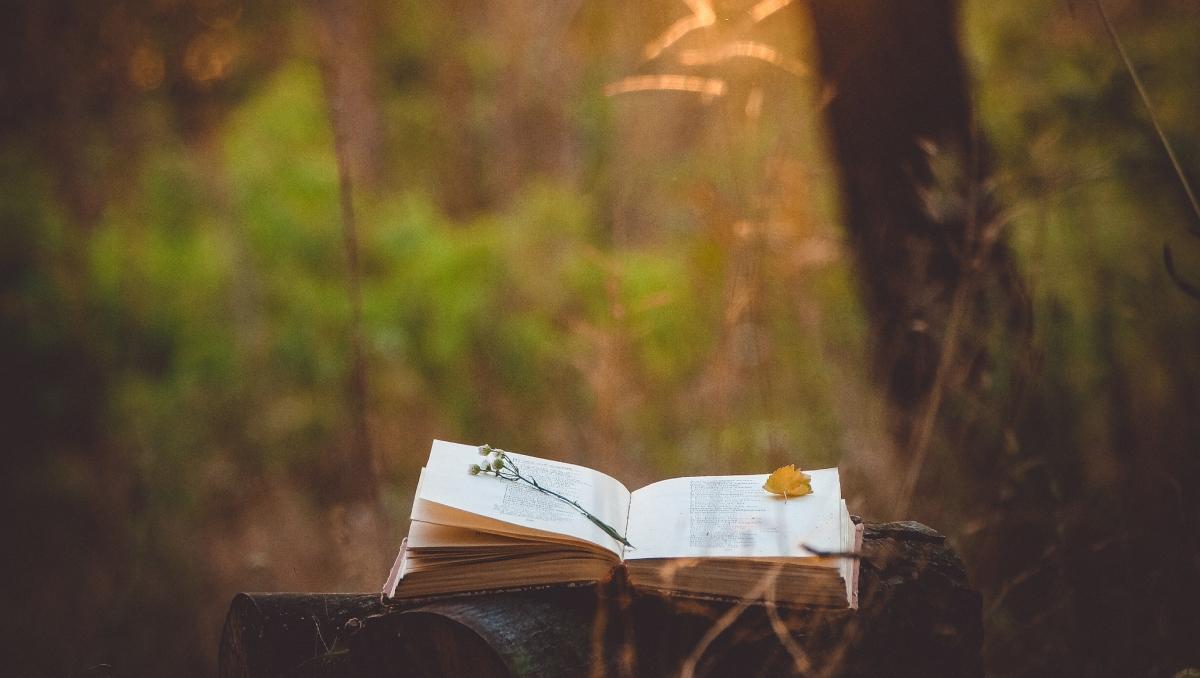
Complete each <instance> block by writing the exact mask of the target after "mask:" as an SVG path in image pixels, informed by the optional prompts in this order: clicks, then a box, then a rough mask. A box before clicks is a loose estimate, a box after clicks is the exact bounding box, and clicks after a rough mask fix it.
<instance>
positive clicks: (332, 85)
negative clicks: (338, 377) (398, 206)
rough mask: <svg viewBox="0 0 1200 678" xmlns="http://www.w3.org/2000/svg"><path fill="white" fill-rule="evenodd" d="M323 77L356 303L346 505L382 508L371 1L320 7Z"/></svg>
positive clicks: (320, 0)
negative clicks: (365, 194)
mask: <svg viewBox="0 0 1200 678" xmlns="http://www.w3.org/2000/svg"><path fill="white" fill-rule="evenodd" d="M311 6H312V8H313V10H314V11H313V17H314V20H315V24H316V32H317V41H318V46H319V48H320V60H321V73H322V77H323V79H324V81H325V96H326V100H327V102H328V107H329V118H330V124H331V125H332V127H333V139H334V141H333V143H334V153H335V155H336V158H337V166H338V179H339V189H340V198H341V217H342V234H343V242H344V246H345V250H346V269H347V271H346V273H347V275H346V280H347V295H348V297H349V302H350V311H351V316H350V327H349V338H348V339H349V349H350V354H351V365H350V375H349V377H350V379H349V384H348V390H349V396H350V397H349V402H350V405H351V409H352V412H351V416H352V420H353V422H352V423H353V427H352V434H353V435H352V439H351V445H350V450H349V454H348V455H347V456H346V458H345V462H346V463H345V465H344V466H343V468H342V471H341V475H342V482H341V483H339V485H340V487H338V489H337V494H338V499H340V500H345V501H348V502H351V503H358V502H362V503H371V502H374V501H375V499H376V496H377V493H378V484H379V478H378V471H377V464H376V460H375V455H374V452H373V450H372V446H371V438H370V430H369V427H368V413H367V366H366V354H365V350H364V347H363V336H362V291H361V281H360V278H361V271H360V266H359V237H358V224H357V221H356V218H355V212H354V186H355V185H356V184H357V185H362V184H367V185H368V186H372V185H375V184H377V183H378V181H379V177H380V171H381V167H382V155H381V153H380V151H381V149H382V136H383V134H382V125H381V123H380V114H379V102H378V99H377V97H376V94H375V79H374V68H373V66H372V63H371V59H372V55H373V54H374V51H373V50H372V48H371V44H372V43H371V33H370V30H369V16H368V14H367V11H366V10H367V8H366V5H365V3H364V0H312V3H311Z"/></svg>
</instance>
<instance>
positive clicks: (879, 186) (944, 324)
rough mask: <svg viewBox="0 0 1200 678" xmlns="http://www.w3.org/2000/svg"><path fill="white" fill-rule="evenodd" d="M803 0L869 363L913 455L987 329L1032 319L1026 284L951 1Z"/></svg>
mask: <svg viewBox="0 0 1200 678" xmlns="http://www.w3.org/2000/svg"><path fill="white" fill-rule="evenodd" d="M808 6H809V7H810V11H811V15H812V18H813V23H814V33H815V35H816V46H817V52H818V58H819V60H820V70H821V74H822V77H823V79H824V80H825V83H826V85H827V86H828V87H829V88H830V89H831V91H832V95H833V96H832V100H831V102H830V104H829V107H828V109H827V117H828V125H829V130H830V135H831V139H832V147H833V149H832V150H833V153H834V158H835V161H836V164H837V167H838V171H839V175H840V180H841V187H842V209H843V214H844V220H845V223H846V227H847V230H848V234H849V241H850V247H851V250H852V253H853V257H854V259H855V263H856V265H857V268H858V271H859V278H860V280H861V285H862V292H863V296H864V300H865V306H866V310H867V312H868V314H869V317H870V326H871V343H872V347H871V350H872V353H873V355H872V358H873V365H874V374H875V378H876V379H877V380H878V381H879V382H880V383H881V385H882V386H883V387H884V389H885V391H886V394H887V398H888V402H889V405H890V406H891V409H892V422H891V426H892V430H891V433H892V436H893V438H894V440H895V442H896V446H897V448H898V449H899V450H900V451H901V454H902V457H904V458H907V457H911V455H913V454H917V453H919V450H920V448H922V447H923V446H924V445H925V444H926V443H927V442H928V432H927V431H922V430H921V421H920V420H921V419H922V418H923V417H925V415H926V413H929V412H930V410H931V409H932V410H933V411H934V412H936V409H937V394H936V392H937V391H938V390H939V389H940V390H945V389H947V388H952V389H956V390H958V389H961V390H964V391H967V392H970V391H972V390H975V389H978V388H979V385H980V384H981V383H983V382H985V381H986V378H985V377H984V374H985V373H986V371H987V369H988V356H987V354H986V351H985V348H984V344H985V339H986V337H987V335H988V334H989V333H990V332H992V331H994V330H993V329H992V328H993V327H994V326H995V325H997V324H999V325H1002V326H1004V327H1005V329H1004V330H1002V331H1006V332H1011V331H1013V329H1014V328H1016V327H1021V326H1023V325H1024V323H1025V313H1024V310H1023V309H1024V302H1023V301H1022V299H1023V294H1022V291H1021V286H1020V281H1019V279H1018V277H1017V275H1016V274H1015V272H1014V268H1013V264H1012V261H1011V257H1010V254H1009V251H1008V249H1007V247H1006V245H1005V243H1004V241H1003V239H1002V237H1001V233H1000V225H1001V219H1000V218H999V210H998V208H997V205H996V203H995V201H994V200H993V198H992V197H991V196H990V195H989V191H988V185H989V184H988V181H987V162H986V158H985V154H984V151H983V146H982V144H981V143H980V138H979V135H978V134H977V133H976V130H975V122H974V120H973V116H972V107H971V100H970V96H969V94H968V83H967V78H966V75H965V72H964V64H963V59H962V56H961V54H960V51H959V47H958V41H957V29H958V24H957V18H958V17H957V14H958V13H957V2H954V1H953V0H906V1H905V2H896V1H895V0H814V1H813V2H811V3H809V5H808ZM931 401H932V403H931ZM931 404H932V408H931ZM923 437H924V440H922V438H923Z"/></svg>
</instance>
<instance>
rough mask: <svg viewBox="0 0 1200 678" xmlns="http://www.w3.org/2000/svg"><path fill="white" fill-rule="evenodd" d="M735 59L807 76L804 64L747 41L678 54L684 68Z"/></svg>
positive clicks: (766, 46) (758, 43)
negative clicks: (754, 61) (744, 58)
mask: <svg viewBox="0 0 1200 678" xmlns="http://www.w3.org/2000/svg"><path fill="white" fill-rule="evenodd" d="M735 57H746V58H749V59H758V60H760V61H765V62H767V63H769V64H773V65H775V66H778V67H780V68H782V69H783V70H785V71H787V72H788V73H791V74H792V75H795V76H798V77H803V76H806V75H808V68H806V67H805V66H804V64H802V63H800V62H799V61H796V60H795V59H788V58H787V57H785V56H783V55H782V54H780V53H779V50H777V49H775V48H774V47H771V46H770V45H764V44H763V43H761V42H752V41H749V40H740V41H738V42H731V43H727V44H725V45H721V46H720V47H716V48H713V49H707V50H705V49H686V50H681V51H680V52H679V63H681V64H683V65H685V66H703V65H707V64H714V63H717V62H719V61H725V60H727V59H732V58H735Z"/></svg>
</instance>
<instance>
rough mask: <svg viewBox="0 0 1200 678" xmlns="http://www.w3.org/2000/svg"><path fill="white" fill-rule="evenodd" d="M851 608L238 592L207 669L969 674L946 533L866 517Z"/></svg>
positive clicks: (970, 661) (585, 595)
mask: <svg viewBox="0 0 1200 678" xmlns="http://www.w3.org/2000/svg"><path fill="white" fill-rule="evenodd" d="M865 527H866V529H865V533H864V538H863V548H862V561H861V575H860V580H859V581H860V585H859V600H860V607H859V609H858V610H817V609H805V608H798V609H790V610H787V609H782V608H769V607H765V606H763V605H760V604H745V603H743V604H739V603H734V602H728V601H711V600H699V599H694V598H684V597H664V596H659V595H650V594H641V593H638V592H635V591H631V590H630V589H629V587H628V585H627V584H626V583H625V581H624V578H623V577H620V576H618V577H614V580H613V581H612V582H608V583H605V584H601V585H595V586H582V587H556V588H550V589H544V590H537V591H525V592H510V593H494V594H481V595H473V596H466V597H455V598H446V599H443V600H439V601H434V602H425V603H422V604H418V605H407V606H395V605H388V604H385V603H384V602H383V601H382V600H381V599H380V597H379V595H378V594H307V593H251V594H239V595H238V596H237V597H235V598H234V600H233V602H232V604H231V605H230V609H229V614H228V616H227V617H226V620H225V629H224V633H223V635H222V639H221V649H220V653H221V654H220V670H221V675H222V676H228V677H231V678H232V677H242V676H255V677H258V676H263V677H266V676H456V675H471V676H473V678H484V677H487V676H582V675H593V676H635V675H636V676H660V675H662V676H666V675H670V676H675V675H681V674H682V675H696V676H724V675H737V676H756V675H764V676H766V675H771V676H779V675H820V676H876V675H888V676H935V675H936V676H978V675H982V666H981V660H980V651H981V646H982V641H983V629H982V624H981V619H980V613H981V602H980V597H979V594H978V593H977V592H976V591H974V590H972V589H971V588H970V586H969V584H968V583H967V580H966V576H965V574H964V571H963V566H962V563H961V562H960V561H959V559H958V557H957V556H956V555H955V554H954V552H953V551H952V550H951V549H950V547H949V546H948V545H947V544H946V541H945V538H944V537H943V536H942V535H941V534H939V533H937V532H936V531H934V530H931V529H930V528H928V527H926V526H924V525H921V524H920V523H913V522H900V523H883V524H875V523H867V524H866V526H865Z"/></svg>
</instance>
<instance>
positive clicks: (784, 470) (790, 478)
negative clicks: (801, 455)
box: [763, 464, 812, 499]
mask: <svg viewBox="0 0 1200 678" xmlns="http://www.w3.org/2000/svg"><path fill="white" fill-rule="evenodd" d="M763 489H764V490H766V491H767V492H770V493H771V494H782V495H783V498H784V499H787V498H788V497H803V496H804V495H806V494H812V479H811V478H809V477H808V474H807V473H804V472H803V471H800V470H798V469H797V468H796V465H795V464H788V465H787V466H780V467H779V468H777V469H775V472H774V473H772V474H771V477H769V478H767V482H766V483H764V484H763Z"/></svg>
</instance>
